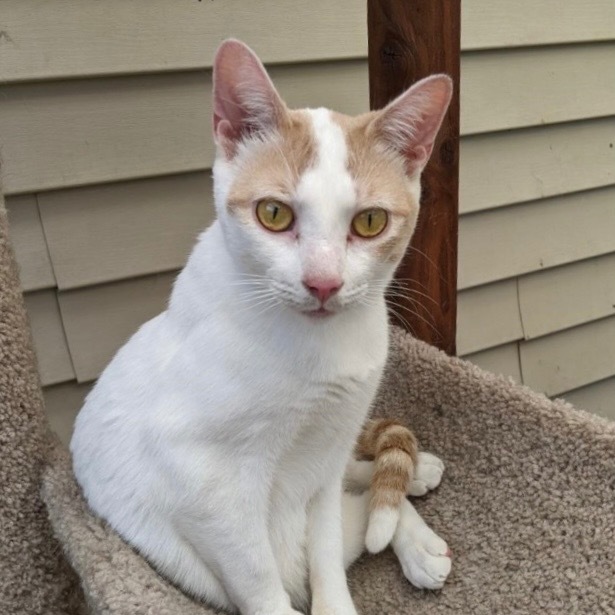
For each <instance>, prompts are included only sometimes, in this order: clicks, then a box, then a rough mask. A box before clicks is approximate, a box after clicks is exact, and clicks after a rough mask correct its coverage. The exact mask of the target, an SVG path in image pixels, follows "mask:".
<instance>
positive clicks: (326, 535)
mask: <svg viewBox="0 0 615 615" xmlns="http://www.w3.org/2000/svg"><path fill="white" fill-rule="evenodd" d="M307 539H308V540H307V547H308V558H309V570H310V588H311V590H312V611H311V612H312V615H357V611H356V609H355V607H354V604H353V602H352V598H351V597H350V591H349V590H348V582H347V580H346V569H345V566H344V564H345V561H344V559H345V558H344V548H345V545H344V538H343V529H342V477H341V476H340V477H339V480H334V481H331V483H330V484H328V485H326V486H325V487H324V488H323V489H321V490H320V491H319V492H318V493H317V494H316V496H315V497H314V499H313V501H312V504H311V506H310V509H309V512H308V532H307Z"/></svg>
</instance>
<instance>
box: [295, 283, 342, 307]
mask: <svg viewBox="0 0 615 615" xmlns="http://www.w3.org/2000/svg"><path fill="white" fill-rule="evenodd" d="M342 284H343V282H342V281H341V280H340V279H339V278H305V279H304V280H303V285H304V286H305V287H306V288H307V289H308V290H309V291H310V293H312V295H314V297H316V298H317V299H318V300H319V301H320V302H321V303H323V304H324V303H326V302H327V301H328V299H329V297H331V296H332V295H335V293H336V292H337V291H338V290H339V289H340V288H341V287H342Z"/></svg>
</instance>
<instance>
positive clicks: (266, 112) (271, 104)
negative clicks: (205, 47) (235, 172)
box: [213, 39, 286, 158]
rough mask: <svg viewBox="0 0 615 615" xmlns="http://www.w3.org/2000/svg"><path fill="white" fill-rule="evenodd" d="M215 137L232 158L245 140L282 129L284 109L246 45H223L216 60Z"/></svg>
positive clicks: (214, 82)
mask: <svg viewBox="0 0 615 615" xmlns="http://www.w3.org/2000/svg"><path fill="white" fill-rule="evenodd" d="M213 86H214V116H213V125H214V137H215V139H216V142H217V143H218V144H219V145H220V146H222V148H223V150H224V152H225V154H226V156H227V157H228V158H231V157H232V156H233V155H234V154H235V152H236V150H237V145H238V144H239V143H240V142H241V140H242V139H245V138H246V137H249V136H250V135H251V134H254V133H259V132H266V131H268V130H272V129H275V128H276V126H277V125H279V123H280V121H281V120H282V117H283V115H284V112H285V108H286V107H285V105H284V103H283V102H282V99H281V98H280V95H279V94H278V93H277V91H276V89H275V87H274V85H273V83H272V82H271V79H270V78H269V75H268V74H267V71H266V70H265V67H264V66H263V65H262V63H261V61H260V60H259V59H258V57H257V56H256V54H255V53H254V52H253V51H252V50H251V49H250V48H249V47H248V46H247V45H245V44H244V43H242V42H241V41H238V40H234V39H228V40H226V41H224V42H223V43H222V44H221V45H220V47H219V48H218V51H217V52H216V57H215V59H214V70H213Z"/></svg>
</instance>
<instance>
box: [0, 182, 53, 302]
mask: <svg viewBox="0 0 615 615" xmlns="http://www.w3.org/2000/svg"><path fill="white" fill-rule="evenodd" d="M6 208H7V211H8V217H9V226H10V228H9V232H10V234H11V241H12V243H13V248H14V249H15V258H16V259H17V264H18V265H19V277H20V280H21V286H22V288H23V289H24V290H25V291H30V290H41V289H43V288H52V287H54V286H55V285H56V281H55V278H54V275H53V269H52V268H51V262H50V260H49V254H48V253H47V245H46V243H45V236H44V234H43V227H42V226H41V219H40V216H39V213H38V206H37V204H36V197H35V196H34V195H33V194H28V195H23V196H15V197H11V198H8V199H7V200H6Z"/></svg>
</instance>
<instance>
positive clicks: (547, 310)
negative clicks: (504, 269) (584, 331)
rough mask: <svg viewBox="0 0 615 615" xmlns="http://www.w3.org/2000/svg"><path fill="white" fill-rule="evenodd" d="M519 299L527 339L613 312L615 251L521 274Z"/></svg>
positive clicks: (612, 206)
mask: <svg viewBox="0 0 615 615" xmlns="http://www.w3.org/2000/svg"><path fill="white" fill-rule="evenodd" d="M611 208H612V209H614V210H615V201H613V202H612V203H611ZM611 232H613V229H611ZM519 302H520V304H521V310H522V311H523V315H524V316H523V330H524V332H525V337H526V339H532V338H534V337H539V336H542V335H548V334H549V333H554V332H556V331H561V330H563V329H567V328H569V327H575V326H577V325H581V324H583V323H586V322H591V321H593V320H598V319H600V318H604V317H606V316H611V315H615V252H614V253H611V254H607V255H606V256H600V257H598V258H591V259H589V260H583V261H579V262H576V263H573V264H571V265H568V266H566V267H557V268H555V269H549V270H548V271H540V272H537V273H534V274H532V275H526V276H523V277H521V278H520V279H519Z"/></svg>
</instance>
